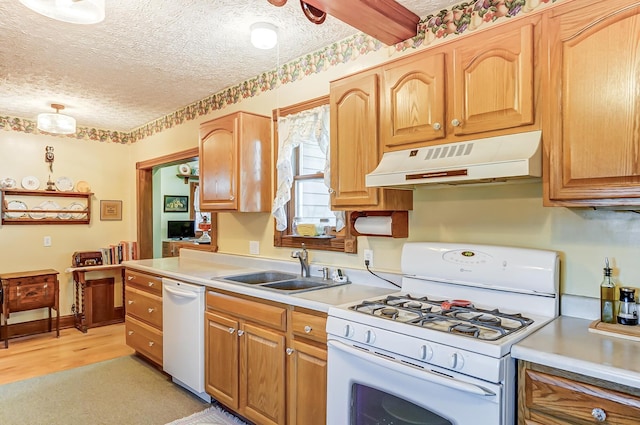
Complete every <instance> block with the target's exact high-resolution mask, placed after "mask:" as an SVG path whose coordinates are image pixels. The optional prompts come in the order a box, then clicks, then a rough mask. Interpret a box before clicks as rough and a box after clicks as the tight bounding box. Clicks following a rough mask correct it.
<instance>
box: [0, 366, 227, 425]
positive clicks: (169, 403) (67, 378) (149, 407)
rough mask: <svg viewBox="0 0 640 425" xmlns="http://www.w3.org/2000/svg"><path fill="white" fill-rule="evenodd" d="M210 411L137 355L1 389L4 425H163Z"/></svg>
mask: <svg viewBox="0 0 640 425" xmlns="http://www.w3.org/2000/svg"><path fill="white" fill-rule="evenodd" d="M209 406H210V404H209V403H205V402H204V401H202V400H200V399H199V398H197V397H196V396H194V395H193V394H191V393H190V392H188V391H186V390H185V389H183V388H182V387H179V386H178V385H176V384H174V383H173V382H171V380H170V378H168V377H167V375H165V374H163V373H162V372H160V371H159V370H157V369H155V368H154V367H152V366H150V365H149V364H148V363H146V362H145V361H143V360H141V359H140V358H138V357H137V356H135V355H133V356H125V357H120V358H117V359H113V360H107V361H104V362H100V363H95V364H91V365H87V366H82V367H79V368H75V369H70V370H65V371H62V372H56V373H51V374H49V375H44V376H40V377H37V378H31V379H27V380H24V381H18V382H13V383H10V384H5V385H0V424H1V425H69V424H91V425H164V424H166V423H169V422H171V421H174V420H176V419H178V418H184V417H187V416H189V415H192V414H193V413H195V412H201V411H202V410H203V409H205V408H207V407H209ZM214 423H215V422H214ZM220 423H221V424H224V425H226V424H227V423H230V424H233V425H235V424H234V423H233V422H220Z"/></svg>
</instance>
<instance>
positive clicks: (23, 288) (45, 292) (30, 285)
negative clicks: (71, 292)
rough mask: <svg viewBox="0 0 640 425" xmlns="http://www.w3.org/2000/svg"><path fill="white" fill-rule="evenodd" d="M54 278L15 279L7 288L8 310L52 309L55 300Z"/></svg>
mask: <svg viewBox="0 0 640 425" xmlns="http://www.w3.org/2000/svg"><path fill="white" fill-rule="evenodd" d="M55 280H56V279H55V276H51V277H47V278H46V279H45V278H41V279H39V281H38V282H36V280H35V279H34V278H24V279H16V280H15V281H12V282H11V284H10V286H9V299H8V303H9V310H10V311H22V310H31V309H35V308H42V307H52V306H54V305H55V300H56V283H55Z"/></svg>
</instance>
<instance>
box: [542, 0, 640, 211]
mask: <svg viewBox="0 0 640 425" xmlns="http://www.w3.org/2000/svg"><path fill="white" fill-rule="evenodd" d="M608 3H611V2H608ZM625 3H628V2H616V3H615V4H611V6H608V7H610V9H609V10H607V11H599V12H600V13H599V14H597V15H596V13H595V12H596V11H598V6H597V5H596V7H595V8H594V7H591V8H585V9H586V10H582V9H579V10H576V11H575V12H573V13H571V12H570V13H567V14H563V15H560V16H559V17H557V18H555V19H552V20H551V23H552V28H553V30H554V32H553V33H552V35H551V37H550V38H551V41H550V48H551V49H553V51H554V52H555V54H554V55H552V61H551V64H550V66H551V69H553V70H555V71H556V72H555V74H554V77H553V78H552V80H551V88H552V91H553V92H557V93H559V95H558V99H559V100H558V101H557V103H554V104H552V105H553V106H554V109H552V111H551V112H552V114H553V117H558V119H557V121H551V122H550V126H551V129H550V131H549V134H550V136H551V137H552V139H551V140H552V143H553V145H552V149H551V154H550V171H551V173H550V199H552V200H570V199H576V200H581V199H602V198H626V197H630V198H637V197H639V195H638V193H639V192H638V189H639V188H640V120H639V118H638V117H639V116H640V95H639V91H638V72H639V70H638V69H639V65H638V61H639V60H640V45H638V42H637V40H638V37H640V7H635V8H629V9H627V10H622V9H624V6H625ZM615 8H618V9H617V11H616V9H615ZM589 9H595V10H593V11H590V10H589ZM560 118H561V119H560ZM636 202H637V201H636Z"/></svg>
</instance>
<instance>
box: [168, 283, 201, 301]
mask: <svg viewBox="0 0 640 425" xmlns="http://www.w3.org/2000/svg"><path fill="white" fill-rule="evenodd" d="M164 290H165V291H167V292H168V293H170V294H171V295H175V296H176V297H181V298H191V299H194V298H198V294H196V293H195V292H183V291H176V290H175V289H173V288H171V287H169V286H165V287H164Z"/></svg>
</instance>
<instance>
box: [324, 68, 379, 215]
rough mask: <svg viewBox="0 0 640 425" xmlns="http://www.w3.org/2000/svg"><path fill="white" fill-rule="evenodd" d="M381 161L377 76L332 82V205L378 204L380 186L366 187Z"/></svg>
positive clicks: (368, 75) (370, 74) (357, 205)
mask: <svg viewBox="0 0 640 425" xmlns="http://www.w3.org/2000/svg"><path fill="white" fill-rule="evenodd" d="M378 160H379V150H378V75H377V74H374V73H369V74H365V75H363V76H362V77H360V78H350V79H348V80H344V81H340V82H339V83H337V84H332V85H331V188H332V189H333V190H334V194H333V195H334V196H333V198H332V204H331V205H332V207H336V208H339V207H343V208H345V207H361V206H369V205H374V206H375V205H377V204H378V189H376V188H368V187H366V186H365V175H366V174H367V173H369V172H371V171H373V170H374V169H375V168H376V167H377V165H378Z"/></svg>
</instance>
